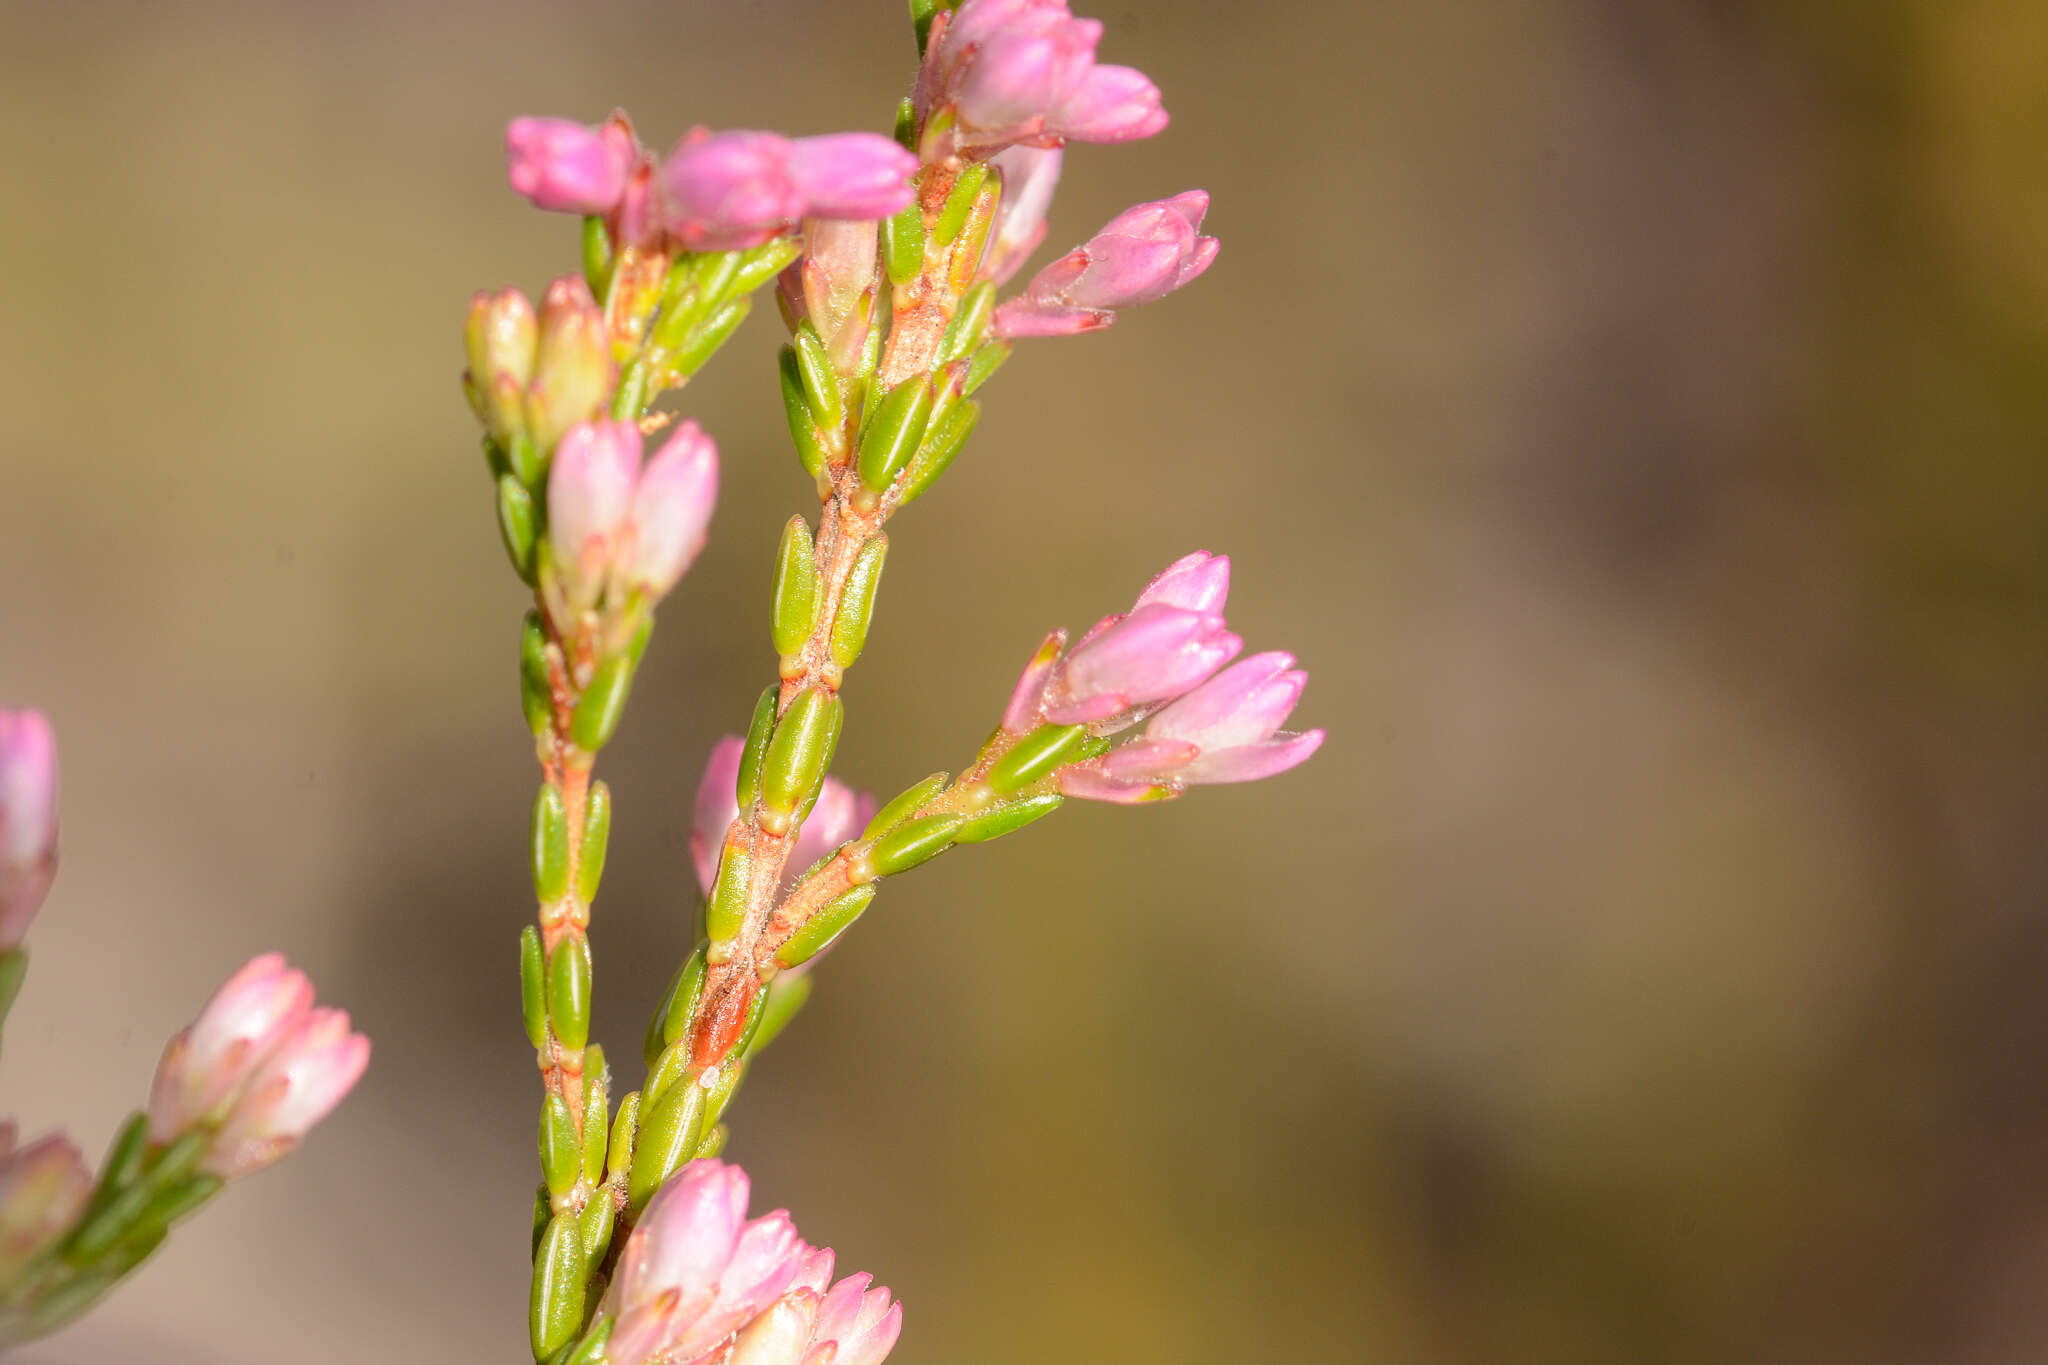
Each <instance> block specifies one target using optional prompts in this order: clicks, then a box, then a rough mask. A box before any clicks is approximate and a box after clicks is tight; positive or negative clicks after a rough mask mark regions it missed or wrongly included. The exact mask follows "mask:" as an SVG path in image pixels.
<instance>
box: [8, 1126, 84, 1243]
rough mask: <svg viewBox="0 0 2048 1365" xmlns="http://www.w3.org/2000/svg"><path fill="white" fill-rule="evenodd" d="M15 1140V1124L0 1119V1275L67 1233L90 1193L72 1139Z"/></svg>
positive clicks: (60, 1137)
mask: <svg viewBox="0 0 2048 1365" xmlns="http://www.w3.org/2000/svg"><path fill="white" fill-rule="evenodd" d="M14 1143H15V1131H14V1124H13V1123H12V1122H6V1123H0V1280H4V1279H10V1278H12V1277H13V1275H14V1274H15V1272H16V1271H19V1270H20V1269H22V1267H24V1266H26V1265H27V1264H28V1263H29V1262H30V1261H32V1260H34V1259H35V1258H36V1256H37V1255H39V1254H40V1253H42V1252H44V1251H47V1250H48V1249H49V1248H50V1247H51V1246H52V1245H54V1244H55V1243H56V1242H57V1241H58V1240H59V1239H60V1238H62V1237H63V1236H64V1235H65V1234H66V1233H68V1232H69V1231H70V1230H71V1228H72V1225H73V1224H75V1223H76V1222H77V1221H78V1218H79V1215H81V1214H82V1213H84V1212H85V1201H86V1199H87V1197H88V1196H90V1195H91V1194H92V1171H91V1170H90V1168H88V1167H87V1166H86V1164H85V1158H84V1157H83V1156H82V1155H80V1154H79V1151H78V1148H77V1146H76V1145H74V1144H73V1143H72V1141H71V1139H69V1138H67V1137H65V1136H64V1135H63V1134H61V1133H52V1134H50V1135H49V1136H48V1137H45V1138H42V1139H39V1140H38V1141H35V1142H32V1143H30V1144H29V1145H28V1146H26V1147H16V1146H15V1145H14Z"/></svg>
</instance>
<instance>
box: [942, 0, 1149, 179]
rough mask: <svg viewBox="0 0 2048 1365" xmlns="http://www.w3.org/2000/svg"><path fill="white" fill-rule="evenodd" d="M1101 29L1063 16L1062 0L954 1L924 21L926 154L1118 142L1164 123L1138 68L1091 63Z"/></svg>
mask: <svg viewBox="0 0 2048 1365" xmlns="http://www.w3.org/2000/svg"><path fill="white" fill-rule="evenodd" d="M1101 38H1102V25H1101V24H1100V23H1099V22H1097V21H1096V20H1094V19H1076V18H1075V17H1073V15H1072V14H1070V13H1069V12H1068V10H1067V5H1066V0H964V3H963V4H961V5H960V7H959V8H958V9H956V10H954V11H953V12H952V13H951V14H950V15H942V16H941V17H940V18H939V20H938V21H937V22H935V23H934V24H933V25H932V30H931V37H930V42H929V45H928V47H927V49H926V53H925V61H924V66H923V68H922V69H921V70H920V71H919V73H918V82H917V92H916V103H917V113H918V117H919V119H920V120H921V121H922V122H923V123H924V125H925V127H926V128H927V130H928V131H927V145H926V147H925V151H926V154H927V155H928V156H929V157H931V158H932V159H934V160H943V159H945V158H947V157H950V156H955V155H986V154H987V153H988V152H991V151H994V150H996V149H998V148H1001V147H1005V146H1009V145H1011V144H1014V143H1030V144H1032V145H1034V146H1040V147H1057V146H1059V145H1060V144H1061V143H1063V142H1065V141H1068V140H1073V141H1077V142H1123V141H1127V140H1129V139H1132V138H1141V137H1150V136H1151V135H1152V134H1154V133H1156V132H1158V131H1159V130H1160V129H1162V128H1164V127H1165V126H1166V124H1167V115H1166V110H1165V109H1164V108H1162V107H1161V105H1160V102H1159V90H1158V88H1157V87H1156V86H1154V85H1153V84H1152V82H1151V81H1150V80H1148V79H1146V77H1145V75H1144V74H1143V73H1142V72H1139V71H1134V70H1132V69H1131V68H1129V67H1122V66H1097V65H1096V64H1095V47H1096V44H1097V43H1098V42H1099V41H1100V40H1101ZM935 115H944V116H941V117H936V118H935V117H934V116H935ZM932 130H936V132H934V131H932Z"/></svg>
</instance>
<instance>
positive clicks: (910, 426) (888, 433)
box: [858, 374, 932, 493]
mask: <svg viewBox="0 0 2048 1365" xmlns="http://www.w3.org/2000/svg"><path fill="white" fill-rule="evenodd" d="M931 405H932V392H931V385H930V384H929V382H927V378H926V376H924V375H921V374H914V375H912V376H911V377H910V378H908V379H906V380H904V381H903V382H902V383H901V384H898V385H897V386H896V387H895V388H893V389H891V390H889V393H888V395H887V396H886V397H885V398H883V399H882V401H881V402H880V403H879V404H878V405H877V406H876V408H875V415H874V420H873V421H872V422H870V423H869V424H868V429H867V430H866V431H865V432H863V433H862V434H861V438H860V453H859V456H858V459H859V462H860V481H861V482H862V483H864V484H866V485H867V486H868V487H869V488H871V489H873V490H874V491H875V492H877V493H882V492H887V491H888V488H889V485H890V484H892V483H894V482H896V476H897V475H898V474H900V473H902V472H903V469H904V467H905V466H906V465H908V464H909V463H910V459H911V457H912V456H913V455H915V454H917V448H918V446H919V445H920V444H921V443H922V442H923V441H924V429H925V423H926V422H927V421H928V420H929V418H930V416H931Z"/></svg>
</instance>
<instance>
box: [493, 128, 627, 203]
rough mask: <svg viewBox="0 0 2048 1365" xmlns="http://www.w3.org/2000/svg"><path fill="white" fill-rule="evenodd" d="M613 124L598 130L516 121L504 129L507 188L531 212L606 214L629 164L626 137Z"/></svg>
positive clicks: (617, 193)
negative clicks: (526, 202)
mask: <svg viewBox="0 0 2048 1365" xmlns="http://www.w3.org/2000/svg"><path fill="white" fill-rule="evenodd" d="M619 134H620V129H619V127H618V124H617V122H616V121H614V122H611V123H607V124H605V125H603V126H602V127H599V128H591V127H587V126H585V125H584V124H581V123H571V122H570V121H568V120H567V119H558V118H519V119H514V120H512V123H511V125H510V126H509V127H508V128H506V129H505V161H506V166H507V169H508V172H509V174H510V177H511V180H512V188H513V189H514V190H516V191H518V192H519V193H520V194H523V195H525V196H526V197H527V198H528V199H530V200H532V201H533V205H534V207H535V208H541V209H548V210H550V211H552V212H556V213H609V212H611V210H612V209H613V207H614V206H616V205H617V204H618V202H619V196H620V194H621V193H623V191H624V190H625V187H626V174H627V172H628V170H630V169H631V167H632V164H633V144H632V139H631V135H630V133H628V134H626V136H625V137H623V138H622V137H621V136H620V135H619Z"/></svg>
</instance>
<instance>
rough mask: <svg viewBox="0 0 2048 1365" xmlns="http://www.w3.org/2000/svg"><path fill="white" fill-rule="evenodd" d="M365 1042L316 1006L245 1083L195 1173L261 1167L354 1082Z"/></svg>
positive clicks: (228, 1175) (341, 1015)
mask: <svg viewBox="0 0 2048 1365" xmlns="http://www.w3.org/2000/svg"><path fill="white" fill-rule="evenodd" d="M369 1064H370V1040H369V1039H368V1038H366V1037H364V1036H363V1035H362V1034H360V1033H352V1032H350V1031H349V1018H348V1014H347V1012H346V1011H343V1010H332V1009H316V1010H314V1011H313V1012H312V1013H311V1014H309V1015H307V1016H306V1018H305V1021H304V1022H303V1023H301V1024H300V1025H299V1027H298V1028H297V1029H296V1030H294V1031H293V1032H292V1033H291V1034H290V1035H289V1036H288V1037H286V1038H285V1039H284V1040H283V1042H282V1043H280V1044H279V1046H278V1047H277V1049H276V1051H274V1052H272V1053H271V1055H270V1056H269V1058H267V1059H266V1060H265V1061H264V1063H263V1065H262V1067H261V1068H259V1069H258V1070H257V1072H256V1073H255V1074H254V1075H253V1076H251V1077H250V1078H249V1082H248V1086H247V1088H246V1089H245V1090H244V1091H243V1093H242V1095H241V1097H240V1098H239V1099H238V1100H236V1102H235V1106H234V1108H233V1109H231V1110H230V1111H229V1112H228V1118H227V1122H226V1123H223V1124H222V1125H221V1129H220V1132H219V1133H218V1134H217V1135H216V1136H215V1138H214V1141H213V1146H212V1148H211V1149H210V1150H209V1151H208V1152H207V1154H206V1157H205V1159H204V1160H203V1161H202V1162H201V1163H200V1165H201V1168H202V1169H204V1170H208V1171H211V1172H213V1173H214V1174H215V1175H218V1176H221V1177H222V1178H224V1179H233V1178H234V1177H236V1176H242V1175H248V1174H250V1173H251V1172H254V1171H259V1170H262V1169H263V1168H264V1167H265V1166H268V1165H270V1164H272V1163H273V1162H275V1161H277V1160H278V1159H279V1158H280V1157H283V1156H284V1155H285V1154H286V1153H288V1152H290V1151H291V1150H292V1149H293V1148H295V1147H297V1146H298V1145H299V1143H300V1142H301V1141H303V1140H304V1139H305V1136H306V1134H307V1133H309V1132H311V1131H312V1129H313V1125H314V1124H316V1123H318V1122H320V1120H322V1119H324V1118H326V1117H327V1116H328V1115H329V1114H330V1113H332V1112H333V1111H334V1107H335V1106H336V1105H337V1104H340V1103H341V1101H342V1099H343V1098H344V1097H345V1096H347V1094H348V1092H349V1091H351V1090H353V1089H355V1084H356V1082H357V1081H359V1080H361V1079H362V1076H363V1069H364V1068H365V1067H367V1066H369Z"/></svg>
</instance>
